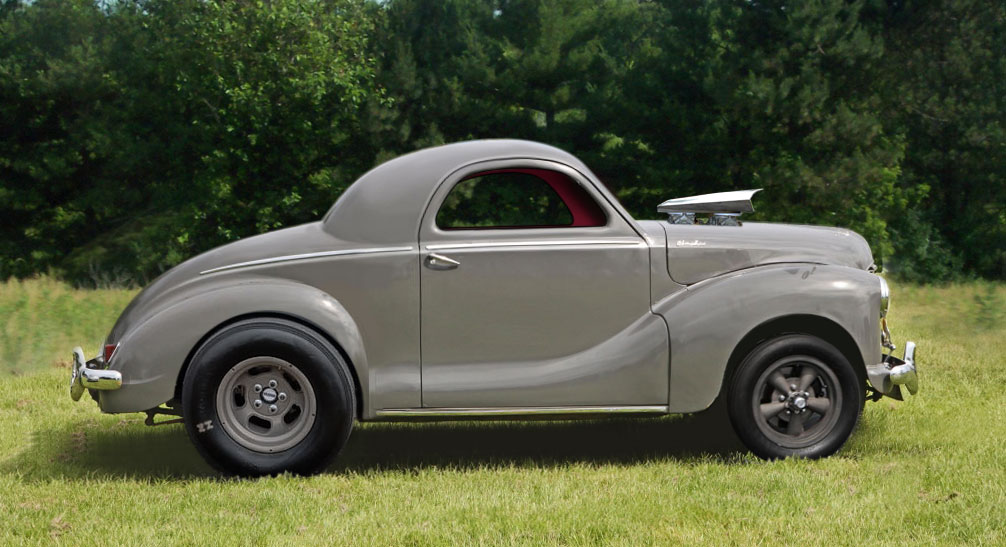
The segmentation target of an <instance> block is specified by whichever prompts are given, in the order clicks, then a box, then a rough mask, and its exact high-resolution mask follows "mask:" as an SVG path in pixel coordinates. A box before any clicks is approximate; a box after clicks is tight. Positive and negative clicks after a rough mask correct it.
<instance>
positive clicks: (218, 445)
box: [182, 318, 356, 476]
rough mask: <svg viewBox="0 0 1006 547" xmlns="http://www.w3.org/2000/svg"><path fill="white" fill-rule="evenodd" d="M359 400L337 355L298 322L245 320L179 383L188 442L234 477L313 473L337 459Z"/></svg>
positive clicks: (208, 347)
mask: <svg viewBox="0 0 1006 547" xmlns="http://www.w3.org/2000/svg"><path fill="white" fill-rule="evenodd" d="M355 408H356V402H355V398H354V390H353V383H352V378H351V376H350V373H349V370H348V367H347V366H346V363H345V361H344V360H343V359H342V356H341V355H340V354H339V352H338V350H336V349H335V348H334V347H333V346H332V345H331V344H330V343H328V341H327V340H325V339H324V338H322V337H320V336H319V335H318V334H317V333H315V332H314V331H313V330H311V329H308V328H307V327H304V326H303V325H300V324H298V323H295V322H292V321H287V320H282V319H272V318H259V319H249V320H245V321H240V322H237V323H235V324H233V325H230V326H228V327H226V328H224V329H223V330H221V331H220V332H218V333H216V334H214V335H213V336H211V337H210V338H209V339H208V340H207V341H206V342H205V343H204V344H203V345H202V346H201V347H200V348H199V350H198V351H197V352H196V354H195V355H194V356H193V358H192V362H191V363H190V364H189V368H188V370H187V371H186V373H185V379H184V383H183V384H182V413H183V416H184V418H185V427H186V430H187V431H188V433H189V437H190V438H191V439H192V441H193V443H194V444H195V445H196V448H197V449H198V451H199V453H200V454H201V455H202V456H203V458H204V459H206V461H207V462H209V463H210V464H211V465H213V466H214V467H215V468H217V469H219V470H221V471H224V472H227V473H232V474H236V475H248V476H254V475H269V474H275V473H280V472H283V471H290V472H294V473H298V474H311V473H316V472H318V471H320V470H322V469H323V468H324V467H325V466H326V465H327V464H328V463H329V462H330V461H331V460H332V458H333V457H334V456H335V454H336V453H337V452H338V450H339V449H340V448H342V446H343V444H345V442H346V439H347V438H348V437H349V433H350V431H351V429H352V427H353V418H354V413H355V412H354V411H355Z"/></svg>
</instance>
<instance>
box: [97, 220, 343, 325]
mask: <svg viewBox="0 0 1006 547" xmlns="http://www.w3.org/2000/svg"><path fill="white" fill-rule="evenodd" d="M321 228H322V227H321V223H320V222H312V223H309V224H302V225H300V226H294V227H291V228H285V229H282V230H276V231H274V232H268V233H265V234H261V235H257V236H252V237H248V238H245V239H241V240H239V241H235V242H233V243H229V244H227V245H223V246H220V247H217V248H215V249H212V250H209V251H207V252H205V253H203V254H200V255H198V256H195V257H193V258H190V259H189V260H186V261H185V262H182V263H181V264H179V265H177V266H175V267H174V268H171V269H170V270H168V271H166V272H164V273H163V274H161V276H160V277H158V278H157V279H155V280H154V281H153V282H151V283H150V284H149V285H147V287H146V288H145V289H143V290H142V291H140V293H139V294H138V295H136V297H135V298H134V299H133V301H132V302H130V303H129V305H128V306H127V307H126V309H125V310H124V311H123V312H122V314H121V315H120V316H119V319H118V320H117V321H116V323H115V326H114V327H113V328H112V332H111V333H110V334H109V336H108V339H107V340H106V343H114V342H115V341H117V340H120V339H121V338H122V336H123V334H124V333H125V332H126V331H128V330H129V329H130V328H132V327H133V326H136V325H139V324H140V323H142V322H143V321H145V320H146V319H147V318H149V317H151V316H152V315H154V314H155V313H157V312H158V311H160V310H161V309H163V308H164V307H165V306H169V305H171V304H172V303H174V302H175V301H177V300H178V299H180V298H185V295H186V294H189V293H190V292H193V291H189V290H188V289H192V288H195V287H196V286H197V285H199V286H201V285H202V284H203V283H212V282H215V281H218V280H219V278H220V277H221V276H226V275H230V274H231V272H242V271H244V272H246V271H248V270H232V271H220V272H213V270H214V269H216V268H221V267H224V266H233V265H235V264H241V263H245V262H252V261H255V260H262V259H269V258H276V257H283V256H291V255H298V254H308V253H316V252H326V251H333V250H341V249H349V248H352V247H353V246H354V245H353V244H351V243H347V242H344V241H340V240H339V239H337V238H336V237H334V236H332V235H331V234H328V233H326V232H324V231H323V230H322V229H321ZM205 274H212V275H205Z"/></svg>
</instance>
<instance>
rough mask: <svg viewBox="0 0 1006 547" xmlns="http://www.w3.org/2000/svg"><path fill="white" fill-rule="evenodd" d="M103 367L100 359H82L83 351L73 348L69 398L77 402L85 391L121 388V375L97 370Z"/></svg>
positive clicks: (111, 371)
mask: <svg viewBox="0 0 1006 547" xmlns="http://www.w3.org/2000/svg"><path fill="white" fill-rule="evenodd" d="M103 365H104V362H102V361H101V358H100V357H95V358H94V359H91V360H90V361H87V360H85V359H84V350H82V349H80V347H79V346H78V347H76V348H73V366H72V367H71V370H70V398H71V399H73V400H74V401H79V400H80V396H81V395H83V394H84V390H85V389H97V390H110V389H119V388H120V387H122V373H120V372H119V371H117V370H106V369H102V368H99V367H101V366H103Z"/></svg>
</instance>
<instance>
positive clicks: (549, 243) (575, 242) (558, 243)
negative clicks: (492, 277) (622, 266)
mask: <svg viewBox="0 0 1006 547" xmlns="http://www.w3.org/2000/svg"><path fill="white" fill-rule="evenodd" d="M581 245H610V246H616V247H646V246H647V245H646V242H645V241H639V240H634V241H619V240H611V239H544V240H537V241H481V242H471V243H438V244H435V245H427V246H426V249H427V250H429V251H446V250H449V249H477V248H480V247H563V246H565V247H575V246H581Z"/></svg>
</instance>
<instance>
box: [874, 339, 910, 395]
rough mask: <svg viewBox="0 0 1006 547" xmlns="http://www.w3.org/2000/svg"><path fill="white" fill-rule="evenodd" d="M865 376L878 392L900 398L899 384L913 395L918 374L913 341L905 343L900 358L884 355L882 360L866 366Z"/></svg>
mask: <svg viewBox="0 0 1006 547" xmlns="http://www.w3.org/2000/svg"><path fill="white" fill-rule="evenodd" d="M866 376H867V377H868V378H869V379H870V384H871V385H872V386H873V389H875V390H876V391H877V392H878V393H880V394H882V395H887V396H888V397H893V398H895V399H898V400H899V401H900V400H902V399H903V398H904V397H903V396H902V393H901V386H905V387H906V388H908V393H910V394H912V395H915V394H916V393H918V391H919V376H918V372H917V371H916V368H915V342H907V343H905V356H904V357H903V358H901V359H898V358H897V357H894V356H893V355H885V356H884V360H883V361H881V362H880V363H878V364H876V365H871V366H868V367H866ZM878 397H879V396H878Z"/></svg>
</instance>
